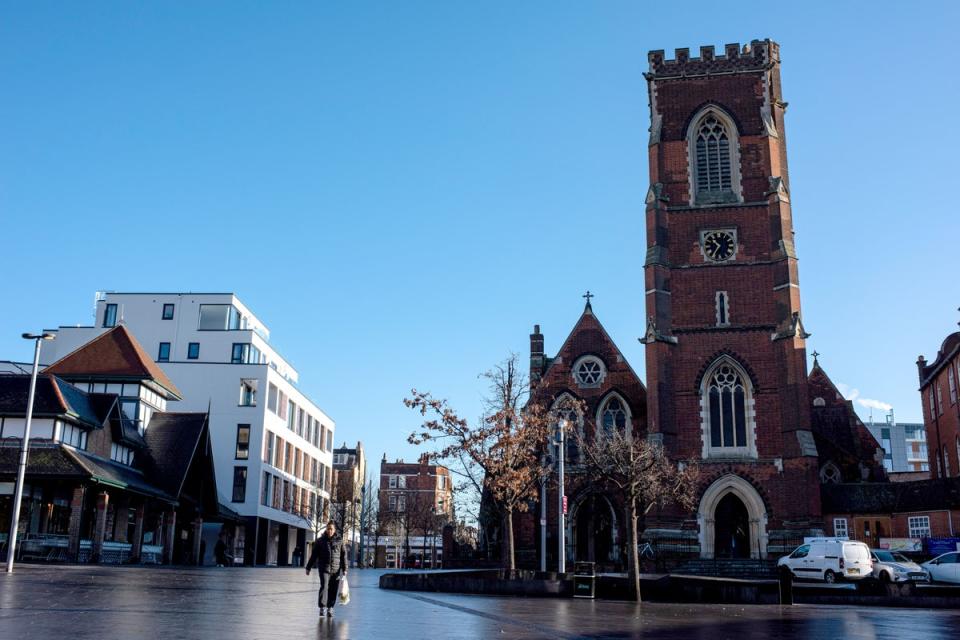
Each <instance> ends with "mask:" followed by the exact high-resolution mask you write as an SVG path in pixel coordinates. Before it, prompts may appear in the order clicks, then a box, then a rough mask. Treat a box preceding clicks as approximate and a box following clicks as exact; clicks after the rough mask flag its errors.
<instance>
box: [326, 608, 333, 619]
mask: <svg viewBox="0 0 960 640" xmlns="http://www.w3.org/2000/svg"><path fill="white" fill-rule="evenodd" d="M327 617H328V618H332V617H333V607H330V608H329V609H327Z"/></svg>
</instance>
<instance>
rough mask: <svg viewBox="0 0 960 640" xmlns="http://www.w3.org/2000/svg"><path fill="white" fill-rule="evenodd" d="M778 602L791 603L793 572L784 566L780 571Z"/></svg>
mask: <svg viewBox="0 0 960 640" xmlns="http://www.w3.org/2000/svg"><path fill="white" fill-rule="evenodd" d="M780 604H782V605H783V604H787V605H792V604H793V573H791V572H790V570H789V569H787V568H786V567H784V568H783V569H781V571H780Z"/></svg>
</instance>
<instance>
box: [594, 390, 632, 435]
mask: <svg viewBox="0 0 960 640" xmlns="http://www.w3.org/2000/svg"><path fill="white" fill-rule="evenodd" d="M600 421H601V423H602V424H603V430H604V431H606V432H607V433H613V432H614V431H622V430H623V429H626V427H627V412H626V411H625V409H624V406H623V403H622V402H620V399H619V398H616V397H613V398H610V399H609V400H607V402H606V404H605V405H604V406H603V411H602V412H601V414H600Z"/></svg>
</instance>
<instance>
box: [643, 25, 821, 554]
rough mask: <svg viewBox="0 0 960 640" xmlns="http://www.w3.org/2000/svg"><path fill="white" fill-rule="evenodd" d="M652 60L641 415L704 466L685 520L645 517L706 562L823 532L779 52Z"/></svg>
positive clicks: (677, 453) (762, 48)
mask: <svg viewBox="0 0 960 640" xmlns="http://www.w3.org/2000/svg"><path fill="white" fill-rule="evenodd" d="M649 62H650V71H649V72H648V73H647V74H646V78H647V83H648V87H649V95H650V107H651V127H650V142H649V157H650V184H651V186H650V189H649V192H648V195H647V209H646V215H647V253H646V262H645V279H646V282H645V287H644V288H645V293H646V300H647V315H648V319H647V329H646V334H645V337H644V343H645V344H646V347H647V348H646V360H647V387H648V389H650V393H649V394H648V397H647V424H648V429H649V434H650V437H651V438H652V439H655V440H658V441H660V442H662V443H663V446H664V448H665V449H666V451H667V453H668V455H669V456H670V457H671V458H673V459H675V460H678V461H683V460H689V461H696V462H697V463H699V464H700V466H701V469H702V486H701V487H700V488H699V492H700V504H699V508H698V510H697V513H696V514H695V521H691V518H690V514H682V513H664V514H660V516H659V517H658V518H657V520H658V522H657V523H656V524H655V526H656V527H657V528H658V529H660V530H662V531H663V532H664V533H665V534H666V535H669V536H675V535H679V534H682V532H683V531H684V530H686V529H689V528H691V527H695V528H696V530H697V536H698V545H699V549H700V554H701V556H703V557H706V558H712V557H754V558H763V557H766V556H767V554H768V553H769V554H774V553H780V552H783V551H786V550H788V548H789V546H790V545H792V543H793V542H792V541H794V540H796V539H797V538H798V537H799V536H802V535H804V534H809V533H815V532H818V531H820V530H821V529H822V526H823V524H822V520H821V517H820V495H819V491H818V472H819V465H818V456H817V447H816V443H815V439H814V435H813V432H812V431H811V426H810V425H811V418H810V403H809V399H808V395H807V384H806V382H807V365H806V347H805V344H806V343H805V340H806V338H807V335H808V334H807V333H806V332H805V331H804V328H803V323H802V320H801V311H800V285H799V277H798V269H797V251H796V247H795V245H794V232H793V222H792V212H791V207H790V177H789V174H788V170H787V152H786V128H785V123H784V111H785V108H786V103H785V102H784V101H783V95H782V93H781V87H780V55H779V46H778V45H777V44H776V43H775V42H772V41H770V40H762V41H759V40H755V41H753V42H751V43H750V44H749V45H747V46H744V47H742V48H741V47H740V46H739V45H736V44H732V45H727V46H726V47H725V50H724V52H723V54H721V55H717V54H716V53H715V52H714V49H713V47H702V48H701V50H700V56H699V57H690V54H689V51H688V50H687V49H678V50H677V51H676V54H675V58H674V59H672V60H668V59H666V58H665V56H664V53H663V52H662V51H653V52H651V53H650V54H649ZM648 526H649V523H648ZM788 541H789V542H788Z"/></svg>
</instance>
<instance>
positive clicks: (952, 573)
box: [921, 551, 960, 584]
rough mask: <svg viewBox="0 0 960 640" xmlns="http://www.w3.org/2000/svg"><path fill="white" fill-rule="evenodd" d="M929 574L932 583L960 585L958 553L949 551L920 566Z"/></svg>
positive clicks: (959, 556)
mask: <svg viewBox="0 0 960 640" xmlns="http://www.w3.org/2000/svg"><path fill="white" fill-rule="evenodd" d="M921 566H922V567H923V568H924V569H926V570H927V571H928V572H929V573H930V577H931V578H932V579H933V581H934V582H953V583H954V584H960V551H951V552H950V553H944V554H943V555H939V556H937V557H936V558H934V559H933V560H927V561H926V562H924V563H923V565H921Z"/></svg>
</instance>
